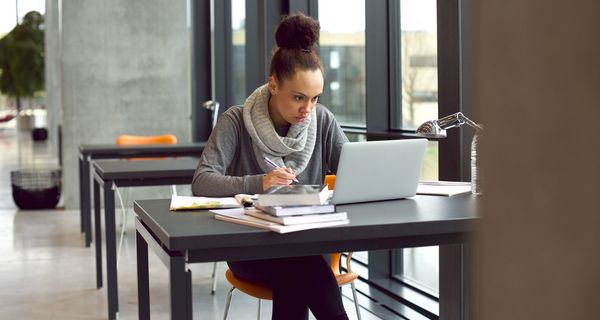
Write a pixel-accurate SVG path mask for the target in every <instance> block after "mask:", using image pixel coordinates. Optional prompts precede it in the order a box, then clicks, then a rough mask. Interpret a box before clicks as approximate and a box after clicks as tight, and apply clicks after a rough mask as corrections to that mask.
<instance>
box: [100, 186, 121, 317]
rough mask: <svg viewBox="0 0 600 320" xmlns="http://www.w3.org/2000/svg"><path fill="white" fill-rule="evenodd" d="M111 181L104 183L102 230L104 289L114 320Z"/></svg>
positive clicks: (116, 300)
mask: <svg viewBox="0 0 600 320" xmlns="http://www.w3.org/2000/svg"><path fill="white" fill-rule="evenodd" d="M112 184H113V183H112V181H110V180H109V181H104V185H103V189H104V192H103V193H104V229H105V232H106V236H105V239H106V287H107V289H108V290H107V294H108V317H109V320H112V319H116V313H117V312H118V311H119V289H118V284H117V279H118V277H117V246H116V242H117V241H116V239H117V236H116V231H115V230H116V227H115V192H114V191H113V189H112Z"/></svg>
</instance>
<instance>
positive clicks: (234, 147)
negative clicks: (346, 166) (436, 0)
mask: <svg viewBox="0 0 600 320" xmlns="http://www.w3.org/2000/svg"><path fill="white" fill-rule="evenodd" d="M316 112H317V138H316V142H315V148H314V150H313V153H312V156H311V158H310V161H309V163H308V165H307V167H306V169H304V171H303V172H302V173H300V174H299V175H298V176H297V179H298V181H299V183H301V184H317V183H323V180H324V178H325V175H326V174H327V173H328V172H331V173H335V172H336V171H337V165H338V161H339V156H340V152H341V150H342V145H343V144H344V143H346V142H348V138H347V137H346V135H345V134H344V132H343V131H342V128H340V126H339V124H338V123H337V121H336V120H335V117H334V116H333V113H331V111H329V110H328V109H327V108H325V107H324V106H322V105H320V104H317V106H316ZM264 173H265V172H263V170H262V169H261V168H260V166H259V165H258V163H257V160H256V158H255V156H254V151H253V149H252V139H251V138H250V135H249V134H248V131H247V130H246V127H245V126H244V121H243V118H242V106H235V107H231V108H229V109H227V110H226V111H225V112H224V113H223V114H222V115H221V116H220V117H219V120H218V122H217V125H216V126H215V128H214V129H213V131H212V133H211V135H210V138H209V139H208V142H207V144H206V147H205V148H204V152H203V153H202V157H201V158H200V162H199V163H198V168H197V169H196V173H194V179H193V180H192V192H193V193H194V195H197V196H207V197H225V196H232V195H235V194H238V193H248V194H255V193H262V192H263V190H262V176H263V174H264Z"/></svg>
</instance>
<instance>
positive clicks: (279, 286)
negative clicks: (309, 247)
mask: <svg viewBox="0 0 600 320" xmlns="http://www.w3.org/2000/svg"><path fill="white" fill-rule="evenodd" d="M227 264H228V265H229V268H230V269H231V271H232V272H233V273H234V274H235V275H236V276H237V277H239V278H242V279H246V280H250V281H261V282H267V283H270V284H271V286H272V288H273V320H277V319H286V320H287V319H289V320H294V319H298V320H306V319H308V309H309V308H310V310H311V311H312V313H313V315H314V316H315V317H316V318H317V319H319V320H321V319H324V320H325V319H326V320H330V319H331V320H338V319H339V320H343V319H348V316H347V315H346V311H345V310H344V305H343V304H342V296H341V293H340V289H339V287H338V285H337V282H336V280H335V276H334V275H333V273H332V272H331V267H330V266H329V263H328V262H327V261H325V259H324V258H323V257H322V256H309V257H295V258H281V259H268V260H252V261H241V262H227Z"/></svg>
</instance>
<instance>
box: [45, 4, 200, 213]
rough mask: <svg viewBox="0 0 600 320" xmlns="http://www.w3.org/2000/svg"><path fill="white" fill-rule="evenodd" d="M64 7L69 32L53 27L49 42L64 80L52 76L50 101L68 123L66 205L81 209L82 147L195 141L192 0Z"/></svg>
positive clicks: (51, 58)
mask: <svg viewBox="0 0 600 320" xmlns="http://www.w3.org/2000/svg"><path fill="white" fill-rule="evenodd" d="M47 1H48V2H51V3H53V5H54V6H56V3H57V2H56V1H54V0H47ZM61 2H62V6H61V8H60V10H56V18H57V19H56V20H57V21H58V22H59V23H60V25H61V28H60V31H61V32H60V34H59V35H58V36H56V34H55V33H56V32H57V30H58V27H56V26H53V25H51V29H50V30H49V32H48V33H49V34H48V35H47V37H46V39H47V40H48V41H50V42H51V43H49V45H48V49H49V61H48V62H49V63H57V64H58V65H59V68H57V69H58V70H55V71H56V72H58V73H59V74H60V75H59V76H53V75H50V77H49V78H48V81H49V83H48V89H49V90H57V92H60V93H56V95H59V97H54V96H53V93H50V97H51V98H50V99H49V101H48V103H49V104H51V105H50V106H49V107H50V108H52V109H53V111H52V112H51V113H52V114H53V117H54V119H60V121H57V120H52V121H53V123H54V124H56V123H57V122H60V123H62V135H63V150H62V155H63V176H64V190H63V193H64V201H65V205H66V207H67V208H77V207H78V206H79V196H78V195H79V186H78V167H77V148H78V146H79V145H81V144H93V143H114V141H115V138H116V137H117V135H119V134H125V133H127V134H137V135H156V134H163V133H173V134H175V135H176V136H177V138H178V140H179V141H180V142H188V141H190V135H191V129H190V120H189V114H190V111H189V108H190V107H189V105H190V93H189V92H190V80H189V79H190V75H189V70H190V62H189V61H190V58H189V53H190V44H189V43H190V41H189V28H188V26H187V7H186V6H187V2H186V0H177V1H163V0H144V1H142V0H135V1H131V0H85V1H82V0H62V1H61ZM57 39H58V41H59V42H60V43H59V45H58V46H55V45H54V44H53V43H52V41H57ZM53 51H54V52H53ZM56 56H58V58H56ZM50 68H53V67H50ZM51 70H52V69H49V72H51ZM56 82H58V83H56ZM57 104H60V105H57Z"/></svg>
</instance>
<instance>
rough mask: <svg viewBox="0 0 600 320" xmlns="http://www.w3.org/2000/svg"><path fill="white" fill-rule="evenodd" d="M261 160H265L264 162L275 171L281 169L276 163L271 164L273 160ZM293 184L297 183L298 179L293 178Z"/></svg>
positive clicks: (265, 158)
mask: <svg viewBox="0 0 600 320" xmlns="http://www.w3.org/2000/svg"><path fill="white" fill-rule="evenodd" d="M263 160H265V162H266V163H267V164H268V165H270V166H271V167H273V168H275V169H281V167H280V166H278V165H277V163H275V162H273V160H271V159H269V158H267V157H263ZM292 180H293V181H294V182H296V183H298V179H296V178H294V179H292Z"/></svg>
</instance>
